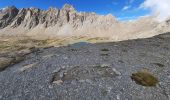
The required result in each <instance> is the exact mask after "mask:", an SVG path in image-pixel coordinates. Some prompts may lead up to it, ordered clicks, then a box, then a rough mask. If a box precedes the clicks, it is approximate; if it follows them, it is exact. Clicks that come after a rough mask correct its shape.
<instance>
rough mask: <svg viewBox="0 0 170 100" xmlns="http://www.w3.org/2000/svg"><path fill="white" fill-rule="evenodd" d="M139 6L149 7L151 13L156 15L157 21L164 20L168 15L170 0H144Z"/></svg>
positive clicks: (169, 13)
mask: <svg viewBox="0 0 170 100" xmlns="http://www.w3.org/2000/svg"><path fill="white" fill-rule="evenodd" d="M140 8H145V9H150V10H151V11H152V14H153V15H157V16H158V17H157V18H158V20H159V21H163V20H166V19H167V18H168V17H169V16H170V0H145V1H144V3H142V4H141V5H140Z"/></svg>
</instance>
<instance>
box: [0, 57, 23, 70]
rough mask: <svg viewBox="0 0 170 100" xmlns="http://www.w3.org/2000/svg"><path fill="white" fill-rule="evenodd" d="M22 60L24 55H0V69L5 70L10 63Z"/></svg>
mask: <svg viewBox="0 0 170 100" xmlns="http://www.w3.org/2000/svg"><path fill="white" fill-rule="evenodd" d="M23 60H24V57H20V56H16V57H1V58H0V71H3V70H5V69H6V68H7V67H9V66H10V65H14V64H17V63H19V62H21V61H23Z"/></svg>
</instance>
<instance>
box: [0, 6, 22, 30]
mask: <svg viewBox="0 0 170 100" xmlns="http://www.w3.org/2000/svg"><path fill="white" fill-rule="evenodd" d="M18 11H19V10H18V9H17V8H16V7H14V6H11V7H7V8H5V9H4V10H1V12H0V28H4V27H6V26H8V25H10V24H11V23H12V22H13V20H14V18H15V17H16V15H17V14H18Z"/></svg>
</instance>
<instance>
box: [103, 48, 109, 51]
mask: <svg viewBox="0 0 170 100" xmlns="http://www.w3.org/2000/svg"><path fill="white" fill-rule="evenodd" d="M101 51H109V49H106V48H104V49H102V50H101Z"/></svg>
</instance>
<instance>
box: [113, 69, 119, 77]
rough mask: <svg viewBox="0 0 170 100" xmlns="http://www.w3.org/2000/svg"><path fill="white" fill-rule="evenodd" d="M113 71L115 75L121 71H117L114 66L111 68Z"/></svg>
mask: <svg viewBox="0 0 170 100" xmlns="http://www.w3.org/2000/svg"><path fill="white" fill-rule="evenodd" d="M112 70H113V72H115V74H116V75H119V76H120V75H121V73H120V72H119V71H117V70H116V69H115V68H112Z"/></svg>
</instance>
